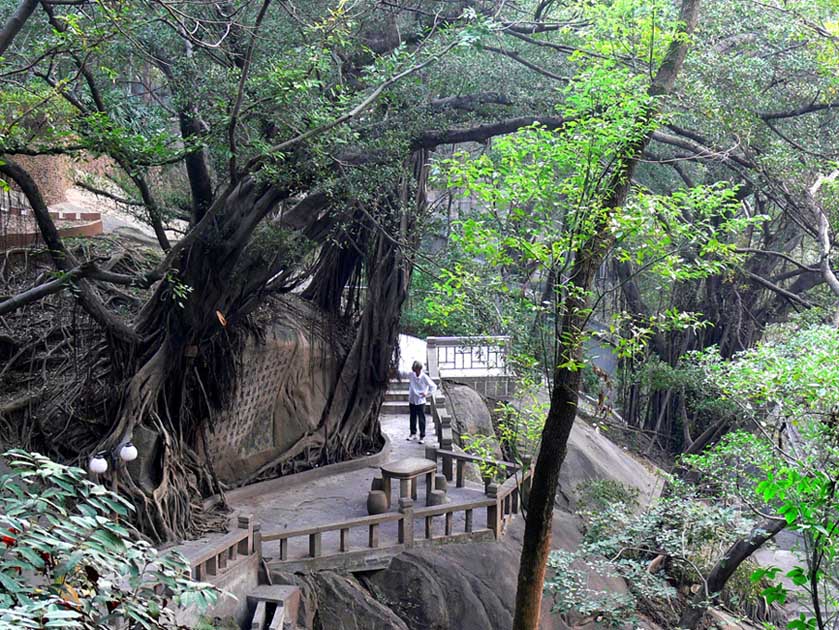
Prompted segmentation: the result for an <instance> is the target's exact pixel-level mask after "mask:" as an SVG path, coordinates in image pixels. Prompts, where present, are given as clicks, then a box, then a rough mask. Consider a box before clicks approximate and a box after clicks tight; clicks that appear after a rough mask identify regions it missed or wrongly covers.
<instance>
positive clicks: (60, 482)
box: [0, 450, 219, 630]
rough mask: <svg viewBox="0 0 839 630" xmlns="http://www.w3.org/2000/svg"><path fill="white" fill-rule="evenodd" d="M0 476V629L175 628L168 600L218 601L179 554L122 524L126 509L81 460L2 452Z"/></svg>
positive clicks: (190, 602)
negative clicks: (77, 463) (66, 462)
mask: <svg viewBox="0 0 839 630" xmlns="http://www.w3.org/2000/svg"><path fill="white" fill-rule="evenodd" d="M4 457H5V458H6V460H7V462H8V464H9V466H10V468H11V472H10V473H9V474H7V475H3V476H2V477H0V526H2V531H3V536H2V538H1V539H0V542H2V544H3V547H2V548H0V629H4V630H6V629H8V630H13V629H15V630H19V629H21V628H79V629H90V630H93V629H97V630H98V629H100V628H105V627H116V626H117V625H119V624H122V623H125V622H127V623H128V624H129V627H132V628H174V627H175V621H174V616H173V612H172V610H171V609H170V608H169V607H168V605H169V604H170V603H171V605H172V606H189V605H193V604H196V605H198V606H200V607H204V606H207V605H210V604H212V603H213V602H215V601H216V599H217V597H218V595H219V592H218V590H217V589H216V588H215V587H213V586H211V585H209V584H204V583H197V582H193V581H192V580H191V579H190V577H189V575H190V570H189V564H188V563H187V562H186V560H185V559H184V558H183V557H182V556H180V555H179V554H177V553H165V554H161V553H158V551H157V550H156V549H155V548H154V547H153V546H152V545H151V544H149V543H148V542H147V541H145V540H143V539H142V538H141V537H139V536H138V534H137V532H135V531H133V530H132V529H131V528H130V527H129V526H128V525H126V524H125V523H124V520H125V519H126V517H128V515H129V513H130V511H131V510H132V509H133V507H132V506H131V505H129V504H128V503H127V502H126V501H125V500H124V499H122V498H121V497H120V496H119V495H117V494H114V493H112V492H110V491H108V490H106V489H105V488H103V487H102V486H100V485H98V484H94V483H92V482H90V481H88V480H87V479H86V476H87V475H86V473H85V472H84V471H83V470H81V469H79V468H71V467H68V466H62V465H60V464H56V463H54V462H52V461H50V460H49V459H48V458H46V457H44V456H42V455H39V454H37V453H27V452H25V451H20V450H12V451H8V452H7V453H6V454H5V456H4Z"/></svg>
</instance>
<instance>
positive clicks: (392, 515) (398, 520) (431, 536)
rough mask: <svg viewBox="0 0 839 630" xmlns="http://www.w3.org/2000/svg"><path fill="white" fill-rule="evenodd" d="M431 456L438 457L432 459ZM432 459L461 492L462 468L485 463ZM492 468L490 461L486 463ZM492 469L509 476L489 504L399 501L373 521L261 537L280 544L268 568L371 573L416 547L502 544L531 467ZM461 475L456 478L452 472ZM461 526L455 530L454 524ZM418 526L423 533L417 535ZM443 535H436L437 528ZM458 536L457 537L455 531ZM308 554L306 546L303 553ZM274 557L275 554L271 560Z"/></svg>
mask: <svg viewBox="0 0 839 630" xmlns="http://www.w3.org/2000/svg"><path fill="white" fill-rule="evenodd" d="M432 451H434V452H433V453H432ZM427 454H428V455H433V457H434V459H435V461H437V459H438V458H439V459H440V460H442V461H443V462H444V464H443V466H444V474H446V473H445V466H446V464H445V462H446V461H449V462H451V464H450V465H449V468H450V470H449V475H447V479H449V480H451V479H452V475H453V474H455V475H456V476H455V477H454V478H455V482H456V484H457V487H463V486H464V485H465V481H464V473H463V467H464V466H465V464H466V463H469V462H477V461H481V459H480V458H478V457H474V456H471V455H462V454H459V453H454V452H452V451H443V450H436V449H429V450H428V451H427ZM487 461H488V462H489V461H490V460H487ZM491 463H492V464H494V465H496V466H498V467H499V468H502V469H504V470H506V471H508V472H509V473H511V476H510V477H509V478H507V479H506V481H504V483H502V484H501V485H498V484H496V483H490V484H488V485H487V487H486V498H483V499H479V500H475V501H466V502H458V503H447V504H444V505H440V506H427V507H421V508H416V507H414V502H413V500H412V499H411V498H409V497H403V498H401V499H400V500H399V510H398V511H397V512H388V513H386V514H378V515H375V516H364V517H360V518H355V519H351V520H347V521H340V522H336V523H328V524H325V525H317V526H311V527H302V528H298V529H286V530H281V531H276V532H266V533H264V534H262V536H261V541H262V543H264V544H266V545H267V544H269V543H279V549H278V550H277V549H276V547H274V550H275V553H276V556H274V559H272V560H271V561H270V562H269V564H270V566H271V567H272V568H277V569H280V570H298V569H306V570H317V569H320V568H336V567H340V568H344V569H347V570H369V569H371V568H379V567H381V566H386V565H387V563H389V561H390V558H392V557H393V556H395V555H397V554H398V553H400V552H402V551H404V550H406V549H409V548H411V547H414V546H421V545H426V544H438V543H443V542H465V541H469V540H487V539H493V538H494V539H498V538H500V537H501V536H502V535H503V533H504V529H505V527H506V525H507V523H508V522H509V521H510V519H512V518H513V516H514V515H515V514H517V513H518V512H519V511H520V508H521V503H522V495H523V494H524V495H525V496H526V493H527V489H528V488H529V484H530V475H531V469H530V467H529V465H528V466H527V467H525V469H522V468H521V467H520V466H518V465H517V464H514V463H511V462H501V461H499V462H496V461H492V462H491ZM455 470H456V471H458V472H457V473H453V471H455ZM476 511H484V513H485V523H486V526H485V527H479V526H477V525H476V522H475V513H476ZM461 521H462V526H461V525H458V526H457V527H456V522H457V523H458V524H459V523H460V522H461ZM417 522H419V524H420V526H421V527H422V530H417V528H416V525H417ZM440 522H441V523H442V527H440V526H437V529H440V530H441V532H440V533H437V534H435V524H436V523H440ZM390 523H395V524H396V528H395V531H394V528H393V527H390V528H389V529H386V528H385V527H384V525H386V524H390ZM354 529H363V530H365V531H366V533H367V536H366V544H365V545H363V546H359V545H356V546H355V547H353V546H352V545H351V542H350V536H351V534H350V532H351V531H352V530H354ZM456 530H457V531H456ZM330 534H331V536H330V538H332V539H334V540H335V543H337V544H334V546H333V548H331V549H324V542H323V541H324V537H325V536H326V535H330ZM296 538H297V539H299V538H305V539H306V540H307V542H308V550H306V551H304V553H303V555H302V556H300V555H299V554H298V556H297V557H292V554H291V552H290V542H289V541H292V540H293V539H296ZM303 548H304V550H305V546H304V547H303ZM267 555H269V556H271V555H272V554H271V552H270V551H269V552H268V554H267Z"/></svg>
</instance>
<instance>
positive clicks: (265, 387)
mask: <svg viewBox="0 0 839 630" xmlns="http://www.w3.org/2000/svg"><path fill="white" fill-rule="evenodd" d="M263 331H264V332H263V334H262V335H261V336H260V337H259V338H256V337H252V338H250V339H248V340H247V342H246V343H245V344H244V347H243V348H242V350H241V352H240V353H239V365H238V366H237V370H236V379H235V383H234V384H233V386H232V391H231V392H229V396H228V399H227V403H226V405H225V406H224V408H223V409H222V410H220V411H219V412H218V414H217V415H216V417H215V419H214V431H213V432H212V433H211V435H210V436H209V447H210V450H211V452H212V453H213V459H214V461H215V468H216V472H217V474H218V476H219V478H220V479H221V481H223V482H225V483H228V484H230V485H237V484H240V483H242V482H244V481H247V480H248V479H250V478H251V477H252V476H253V475H254V474H255V473H256V472H257V471H259V470H260V469H261V467H263V466H265V465H268V464H273V463H279V462H282V461H283V460H284V459H286V458H287V459H288V460H291V459H292V458H294V457H295V456H296V455H298V454H299V453H300V452H301V451H303V450H305V449H306V448H310V449H317V448H319V447H321V446H322V441H323V439H322V437H321V436H320V433H321V432H322V430H321V429H322V428H321V427H320V426H319V425H320V423H321V420H322V418H323V416H324V411H325V410H326V409H327V407H328V404H329V397H330V394H331V392H332V391H333V390H334V389H335V383H336V381H337V378H338V374H339V373H340V369H339V366H340V363H341V360H342V358H343V356H344V353H345V349H344V348H343V346H342V343H341V342H340V332H339V331H328V330H324V328H323V326H322V325H321V324H320V323H319V322H318V313H317V312H316V311H315V310H314V309H313V307H312V306H311V305H310V304H307V303H306V302H305V301H303V300H300V299H299V298H296V297H295V296H284V297H283V298H282V299H277V300H276V303H275V304H274V305H273V310H272V312H271V314H270V321H266V322H264V323H263ZM331 336H334V337H335V338H334V339H333V338H331ZM334 429H335V427H329V430H330V431H331V430H334ZM289 472H294V471H293V470H289Z"/></svg>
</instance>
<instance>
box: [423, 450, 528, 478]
mask: <svg viewBox="0 0 839 630" xmlns="http://www.w3.org/2000/svg"><path fill="white" fill-rule="evenodd" d="M425 457H426V459H430V460H433V461H435V462H436V461H438V460H439V461H440V462H441V463H442V466H441V469H442V472H443V474H444V475H445V476H446V479H447V480H448V481H450V482H451V481H452V480H454V481H455V486H456V487H458V488H462V487H463V486H464V485H465V470H466V464H489V465H491V466H492V467H494V468H496V469H498V470H504V471H506V472H507V474H508V475H510V478H511V479H512V478H514V477H515V474H516V473H517V472H519V471H520V470H521V468H522V467H521V466H519V465H518V464H516V463H514V462H505V461H503V460H493V459H486V458H483V457H478V456H477V455H467V454H466V453H456V452H454V451H451V450H448V449H444V448H439V449H438V448H434V447H433V446H429V447H426V449H425ZM525 468H527V466H525Z"/></svg>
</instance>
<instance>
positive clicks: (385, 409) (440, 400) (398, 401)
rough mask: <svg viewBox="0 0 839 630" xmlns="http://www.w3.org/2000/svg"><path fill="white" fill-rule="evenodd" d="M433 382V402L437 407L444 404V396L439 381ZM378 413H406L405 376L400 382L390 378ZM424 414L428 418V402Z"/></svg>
mask: <svg viewBox="0 0 839 630" xmlns="http://www.w3.org/2000/svg"><path fill="white" fill-rule="evenodd" d="M435 382H436V383H437V392H436V393H435V394H434V402H435V403H437V407H438V408H441V407H443V406H445V404H446V402H445V397H444V396H443V390H442V388H441V387H440V382H439V381H435ZM380 413H381V414H382V415H384V416H397V415H405V416H407V415H408V413H409V409H408V379H407V378H405V379H402V382H399V381H397V380H396V379H390V383H389V384H388V387H387V392H386V393H385V401H384V403H383V404H382V410H381V412H380ZM425 414H426V417H427V418H429V419H430V414H431V404H430V403H427V404H426V405H425Z"/></svg>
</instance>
